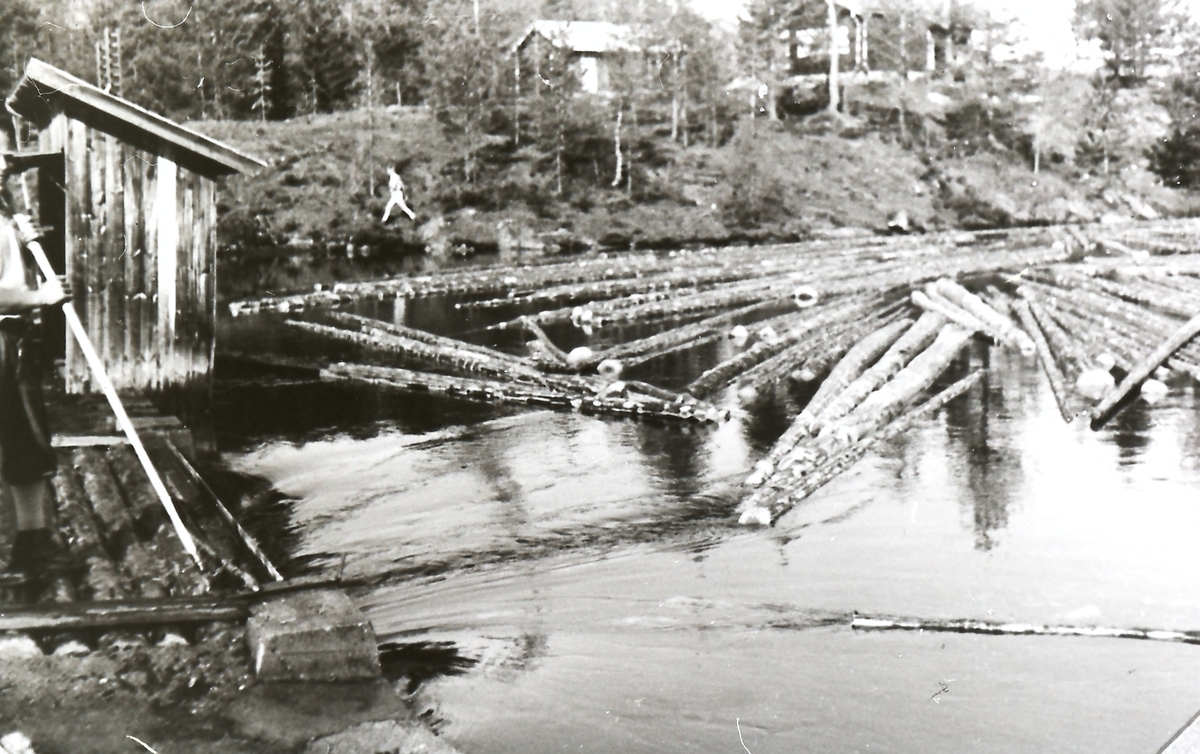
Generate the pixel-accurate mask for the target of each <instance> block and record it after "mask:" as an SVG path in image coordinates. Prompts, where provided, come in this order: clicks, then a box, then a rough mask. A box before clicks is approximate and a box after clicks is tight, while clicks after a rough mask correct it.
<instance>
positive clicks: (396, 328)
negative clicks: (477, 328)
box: [326, 312, 526, 366]
mask: <svg viewBox="0 0 1200 754" xmlns="http://www.w3.org/2000/svg"><path fill="white" fill-rule="evenodd" d="M326 316H327V317H328V318H329V319H331V320H333V321H334V322H337V323H340V324H343V325H346V326H348V327H352V328H355V329H360V330H361V329H378V330H382V331H384V332H386V333H389V334H391V335H399V336H401V337H404V338H409V339H411V340H416V341H419V342H421V343H427V344H428V345H431V346H441V347H443V348H447V349H452V350H459V351H471V352H473V353H477V354H479V355H481V356H483V357H486V359H487V360H489V361H502V362H507V363H510V364H519V365H523V366H526V365H525V364H524V362H523V361H522V359H521V358H520V357H519V356H513V355H512V354H508V353H505V352H503V351H497V350H496V349H494V348H488V347H487V346H481V345H477V344H475V343H468V342H466V341H465V340H457V339H455V338H450V337H446V336H445V335H435V334H434V333H431V332H426V331H425V330H418V329H417V328H415V327H407V326H405V325H400V324H397V323H395V322H385V321H383V320H381V319H372V318H370V317H363V316H360V315H357V314H350V313H348V312H329V313H328V314H326Z"/></svg>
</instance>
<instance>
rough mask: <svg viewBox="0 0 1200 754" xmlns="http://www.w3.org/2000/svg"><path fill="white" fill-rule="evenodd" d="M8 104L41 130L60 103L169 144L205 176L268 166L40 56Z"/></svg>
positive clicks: (92, 119) (151, 146)
mask: <svg viewBox="0 0 1200 754" xmlns="http://www.w3.org/2000/svg"><path fill="white" fill-rule="evenodd" d="M5 105H6V107H7V108H8V111H9V112H10V113H13V114H15V115H19V116H21V117H22V118H25V119H27V120H30V121H33V122H34V123H36V124H37V125H38V127H39V128H45V127H46V126H47V125H49V123H50V118H51V117H52V116H53V114H54V112H55V109H56V107H61V108H62V109H63V110H64V111H65V112H66V113H67V114H68V116H69V117H73V118H76V119H78V120H80V121H82V122H84V123H86V124H87V125H88V126H89V127H91V128H95V129H97V130H99V131H103V132H105V133H108V134H112V135H113V136H115V137H117V138H119V139H121V140H123V141H126V142H129V143H131V144H133V145H134V146H136V147H138V148H139V149H145V150H147V151H151V152H159V151H162V148H163V147H164V146H165V147H169V148H171V149H172V151H173V152H174V156H175V159H176V160H177V161H178V162H179V163H180V164H183V165H186V166H187V167H189V168H190V169H193V170H195V172H198V173H201V174H203V175H208V176H218V175H228V174H230V173H255V172H258V170H260V169H261V168H264V167H266V165H265V163H263V162H261V161H260V160H258V159H256V158H254V157H251V156H249V155H245V154H242V153H241V152H239V151H237V150H236V149H233V148H232V147H229V146H227V145H225V144H222V143H221V142H219V141H216V140H215V139H210V138H208V137H207V136H203V135H201V134H198V133H196V132H195V131H192V130H191V129H188V128H184V127H183V126H181V125H179V124H178V123H175V122H173V121H170V120H168V119H166V118H164V117H162V116H161V115H157V114H155V113H152V112H150V111H149V110H147V109H145V108H143V107H139V106H138V105H135V104H133V103H132V102H130V101H128V100H126V99H122V98H121V97H117V96H116V95H113V94H110V93H108V92H106V91H104V90H102V89H99V88H97V87H95V86H93V85H91V84H89V83H88V82H86V81H84V80H83V79H80V78H76V77H75V76H72V75H71V74H69V73H67V72H66V71H63V70H60V69H58V68H55V67H54V66H52V65H50V64H49V63H44V62H42V61H41V60H38V59H37V58H33V59H31V60H30V61H29V63H28V65H26V66H25V75H24V76H23V77H21V80H20V82H18V83H17V87H16V89H15V90H13V93H12V94H11V95H9V97H8V99H7V100H6V101H5Z"/></svg>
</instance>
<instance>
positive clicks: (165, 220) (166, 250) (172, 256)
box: [154, 155, 179, 385]
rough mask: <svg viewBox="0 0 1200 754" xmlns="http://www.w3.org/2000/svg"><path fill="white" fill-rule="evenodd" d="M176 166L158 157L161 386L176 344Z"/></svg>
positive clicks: (156, 205)
mask: <svg viewBox="0 0 1200 754" xmlns="http://www.w3.org/2000/svg"><path fill="white" fill-rule="evenodd" d="M176 177H177V173H176V167H175V162H174V160H172V159H171V158H170V157H168V156H166V155H159V156H158V170H157V187H156V191H155V198H154V209H155V212H156V213H157V215H158V217H157V226H158V333H157V338H156V345H155V350H156V351H157V356H158V364H159V375H158V380H159V383H160V385H161V384H165V383H166V382H169V381H170V375H171V373H172V372H173V363H174V356H175V354H174V346H175V306H176V294H177V290H176V287H175V285H176V267H177V266H178V261H179V258H178V254H179V218H178V217H177V214H178V207H177V206H176V202H177V199H176V194H177V191H176V185H175V183H176Z"/></svg>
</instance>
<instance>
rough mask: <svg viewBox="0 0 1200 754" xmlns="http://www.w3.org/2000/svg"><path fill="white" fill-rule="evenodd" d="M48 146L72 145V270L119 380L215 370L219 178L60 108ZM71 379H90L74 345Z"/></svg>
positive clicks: (150, 380)
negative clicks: (139, 146)
mask: <svg viewBox="0 0 1200 754" xmlns="http://www.w3.org/2000/svg"><path fill="white" fill-rule="evenodd" d="M39 148H41V149H43V150H58V149H61V150H63V152H64V155H65V174H66V183H67V186H66V188H67V190H66V192H65V193H66V202H65V204H66V206H65V218H64V222H63V225H64V231H65V232H64V236H65V247H66V273H67V276H68V277H69V279H70V280H71V285H72V288H73V290H74V296H75V307H76V309H77V311H78V312H79V315H80V318H81V319H82V320H83V322H84V325H85V326H86V328H87V331H88V335H89V336H90V337H91V339H92V343H93V344H94V345H95V346H96V349H97V351H98V352H99V353H100V354H101V356H102V357H103V358H104V360H105V362H106V364H107V366H108V369H109V375H110V377H111V378H112V380H113V382H114V384H116V385H117V387H118V388H119V389H124V390H157V389H161V388H165V387H170V386H177V385H183V384H186V383H188V382H190V381H192V380H194V379H197V378H206V377H207V376H208V375H209V374H210V372H211V369H212V358H213V354H214V351H215V343H214V342H213V339H214V335H215V329H216V328H215V317H216V285H215V279H216V275H215V260H214V257H215V253H216V252H215V250H216V184H215V182H214V181H213V180H210V179H208V178H204V177H202V176H200V175H197V174H195V173H192V172H190V171H188V170H186V169H184V168H181V167H179V166H178V165H177V163H176V161H175V160H174V159H173V155H171V154H169V153H165V152H164V153H163V154H158V155H155V154H152V153H150V152H146V151H143V150H140V149H137V148H135V147H133V146H131V145H129V144H127V143H125V142H123V141H122V140H120V139H118V138H116V137H114V136H111V135H108V134H104V133H102V132H100V131H97V130H94V129H91V128H89V127H87V126H86V125H85V124H83V123H82V122H80V121H78V120H75V119H72V118H69V117H67V116H65V115H62V114H60V115H58V116H56V117H55V118H54V120H53V122H52V123H51V125H50V127H48V128H46V129H44V130H43V132H42V134H41V143H40V145H39ZM66 360H67V389H68V390H69V391H71V392H85V391H87V390H88V389H89V388H90V386H91V380H90V378H89V375H88V371H87V366H86V364H85V363H84V360H83V358H82V354H80V352H79V349H78V347H77V346H76V345H75V344H74V343H72V342H68V343H67V347H66Z"/></svg>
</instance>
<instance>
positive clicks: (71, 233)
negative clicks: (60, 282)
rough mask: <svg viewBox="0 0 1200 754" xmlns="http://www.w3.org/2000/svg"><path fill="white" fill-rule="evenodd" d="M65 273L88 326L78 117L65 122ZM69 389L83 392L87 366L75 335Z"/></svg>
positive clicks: (85, 201) (86, 225) (85, 173)
mask: <svg viewBox="0 0 1200 754" xmlns="http://www.w3.org/2000/svg"><path fill="white" fill-rule="evenodd" d="M67 140H68V144H67V192H66V194H67V219H66V224H67V229H66V234H65V239H66V243H67V277H68V279H69V280H70V281H71V291H72V297H73V299H74V301H73V304H74V307H75V311H76V312H77V313H78V314H79V318H80V319H81V320H82V321H83V325H84V330H85V331H86V330H87V329H88V327H90V321H91V320H90V317H91V311H92V296H91V294H90V292H89V291H88V258H89V256H90V244H91V230H92V229H91V219H90V215H91V183H90V177H91V171H90V169H89V166H88V151H87V148H88V138H87V126H85V125H83V124H82V123H80V122H79V121H77V120H71V121H68V123H67ZM66 359H67V371H68V380H67V382H68V390H70V391H71V392H75V393H80V392H83V391H84V390H85V389H86V387H87V382H88V367H87V363H86V361H85V360H84V358H83V353H82V352H81V351H80V350H79V344H78V343H77V342H76V341H75V339H74V338H70V339H68V341H67V355H66Z"/></svg>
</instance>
